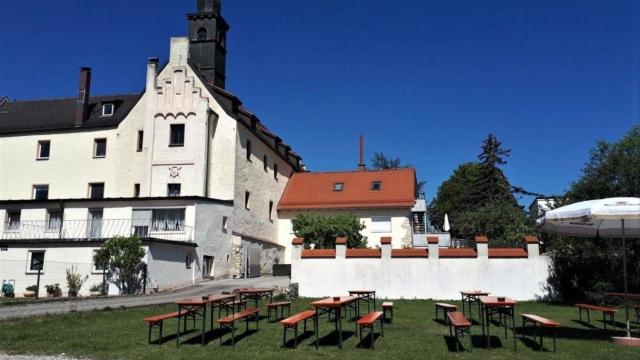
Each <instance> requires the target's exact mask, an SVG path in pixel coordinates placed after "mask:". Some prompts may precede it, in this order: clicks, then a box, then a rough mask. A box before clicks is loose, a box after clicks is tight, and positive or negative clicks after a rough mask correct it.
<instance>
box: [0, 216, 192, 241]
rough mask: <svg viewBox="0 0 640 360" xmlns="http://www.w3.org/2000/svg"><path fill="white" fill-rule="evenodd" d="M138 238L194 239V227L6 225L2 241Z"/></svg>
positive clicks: (132, 222)
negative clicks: (135, 236) (133, 236)
mask: <svg viewBox="0 0 640 360" xmlns="http://www.w3.org/2000/svg"><path fill="white" fill-rule="evenodd" d="M132 235H138V236H139V237H140V238H142V239H160V240H170V241H185V242H191V241H192V240H193V227H192V226H188V225H184V224H183V222H182V221H178V220H138V219H102V220H63V221H61V222H60V221H58V222H56V221H46V220H42V221H21V222H19V223H5V224H4V227H3V231H2V232H1V233H0V240H25V239H36V240H47V239H51V240H53V239H67V240H73V239H75V240H80V239H109V238H112V237H115V236H132Z"/></svg>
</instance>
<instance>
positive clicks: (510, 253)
mask: <svg viewBox="0 0 640 360" xmlns="http://www.w3.org/2000/svg"><path fill="white" fill-rule="evenodd" d="M489 257H490V258H526V257H529V254H528V253H527V252H526V251H525V250H524V249H522V248H495V249H491V248H489Z"/></svg>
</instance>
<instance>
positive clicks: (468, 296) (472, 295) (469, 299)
mask: <svg viewBox="0 0 640 360" xmlns="http://www.w3.org/2000/svg"><path fill="white" fill-rule="evenodd" d="M460 294H462V314H463V315H466V312H465V304H468V305H469V319H470V320H473V312H472V311H471V306H472V305H473V303H477V304H478V315H479V316H482V305H481V304H480V300H478V298H479V297H480V296H487V295H489V294H490V293H489V292H487V291H481V290H471V291H460Z"/></svg>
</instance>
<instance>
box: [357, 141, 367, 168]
mask: <svg viewBox="0 0 640 360" xmlns="http://www.w3.org/2000/svg"><path fill="white" fill-rule="evenodd" d="M366 169H367V165H366V164H365V163H364V136H362V135H360V163H359V164H358V170H360V171H362V170H366Z"/></svg>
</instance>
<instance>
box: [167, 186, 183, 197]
mask: <svg viewBox="0 0 640 360" xmlns="http://www.w3.org/2000/svg"><path fill="white" fill-rule="evenodd" d="M167 196H180V184H167Z"/></svg>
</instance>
